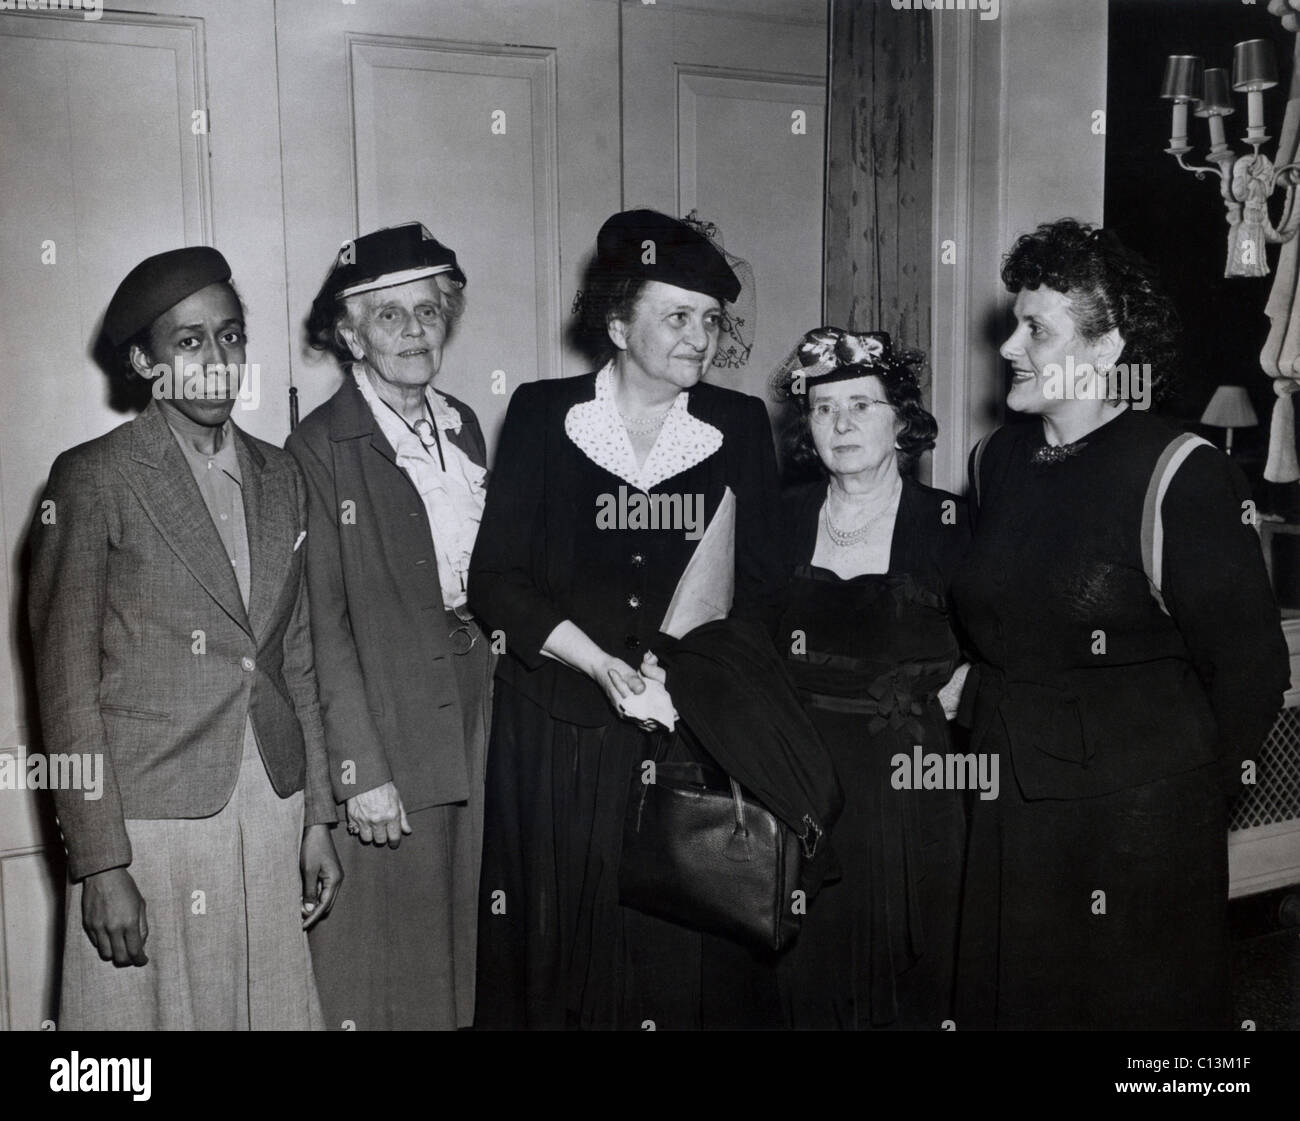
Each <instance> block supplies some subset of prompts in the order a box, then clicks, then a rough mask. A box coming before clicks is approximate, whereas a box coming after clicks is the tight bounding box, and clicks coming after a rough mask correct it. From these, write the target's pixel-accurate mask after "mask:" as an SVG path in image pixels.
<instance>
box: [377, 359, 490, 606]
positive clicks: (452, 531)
mask: <svg viewBox="0 0 1300 1121" xmlns="http://www.w3.org/2000/svg"><path fill="white" fill-rule="evenodd" d="M352 376H353V377H354V378H356V382H357V388H358V389H360V390H361V396H362V397H364V398H365V399H366V404H368V405H369V406H370V411H371V413H372V414H374V418H375V423H377V424H378V425H379V429H380V431H381V432H383V434H384V436H385V437H386V438H387V440H388V442H389V443H390V444H392V446H393V451H395V452H396V453H397V465H398V466H399V467H401V468H402V470H403V471H405V472H406V474H407V477H408V478H409V479H410V480H411V482H412V483H414V484H415V489H416V490H417V491H418V492H419V494H420V500H421V501H422V502H423V503H424V510H425V513H426V514H427V515H428V517H429V528H430V531H431V536H432V538H433V550H434V554H435V556H436V557H437V560H438V583H439V584H440V585H441V587H442V602H443V604H444V606H446V607H447V608H452V607H460V606H461V605H463V604H464V603H465V601H466V599H467V598H468V597H467V593H466V585H467V581H468V577H469V558H470V554H471V553H473V551H474V541H475V539H476V538H477V537H478V527H479V522H480V521H481V520H482V518H483V501H484V498H485V497H486V489H485V481H486V478H487V472H486V471H485V470H484V469H483V468H482V467H480V466H479V465H478V464H477V463H475V462H474V461H473V460H472V459H470V458H469V456H467V455H466V454H465V453H464V452H463V451H461V450H460V448H458V447H457V446H456V445H455V444H453V443H452V442H451V441H450V440H448V439H447V438H446V437H445V435H443V434H444V433H447V432H451V433H455V434H459V432H460V427H461V419H460V413H459V412H457V411H456V408H455V407H454V406H453V405H452V404H451V403H450V402H448V400H447V399H446V398H445V397H443V396H442V394H440V393H438V392H436V391H435V390H434V388H433V386H432V385H430V386H428V387H427V388H426V389H425V391H424V393H425V400H426V401H428V403H429V411H430V412H431V413H432V414H433V422H434V424H435V425H436V426H437V428H438V433H439V438H440V441H441V444H442V455H443V459H444V460H445V461H446V464H447V469H446V470H445V471H444V470H443V469H442V464H441V463H440V462H439V460H438V454H437V449H436V448H430V449H426V448H425V446H424V444H423V443H421V441H420V438H419V437H418V436H417V435H416V434H415V433H414V432H412V431H411V429H410V428H408V427H407V425H406V423H405V422H404V421H403V420H402V419H401V418H400V417H398V416H397V415H396V414H395V413H394V412H393V411H392V409H391V408H389V407H387V406H386V405H385V404H384V402H383V401H381V400H380V399H379V395H378V394H377V393H376V392H375V388H374V386H373V385H371V384H370V378H369V377H367V376H366V374H365V373H364V372H363V371H360V370H358V369H357V368H356V367H355V366H354V367H353V370H352Z"/></svg>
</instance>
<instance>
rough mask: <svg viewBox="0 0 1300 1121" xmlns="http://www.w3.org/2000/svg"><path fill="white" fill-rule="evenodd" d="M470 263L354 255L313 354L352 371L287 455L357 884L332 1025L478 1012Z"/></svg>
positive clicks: (374, 1024) (481, 702)
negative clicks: (465, 343)
mask: <svg viewBox="0 0 1300 1121" xmlns="http://www.w3.org/2000/svg"><path fill="white" fill-rule="evenodd" d="M464 284H465V274H464V273H463V272H462V271H461V269H460V266H459V265H458V264H457V263H456V255H455V253H453V252H452V251H451V250H450V249H448V248H447V247H446V246H444V245H442V244H441V243H440V242H438V241H437V239H435V238H434V237H433V236H432V235H431V234H430V233H429V231H428V230H426V229H425V228H424V227H423V226H421V225H420V224H419V223H410V224H407V225H403V226H396V227H392V228H390V229H384V230H378V231H376V232H374V233H370V234H366V235H365V236H364V237H359V238H357V239H356V240H355V241H353V242H349V243H347V244H345V245H344V246H343V249H342V250H341V251H340V253H339V255H338V259H337V260H336V262H335V264H334V266H333V267H332V268H331V269H330V272H329V275H328V276H327V277H326V279H325V283H324V285H323V286H322V288H321V290H320V293H319V294H318V295H317V297H316V300H315V302H314V303H313V305H312V311H311V317H310V319H309V320H308V334H309V338H310V342H311V345H312V346H314V347H315V348H317V349H318V350H323V351H327V352H329V353H331V354H333V355H334V356H335V357H336V358H337V359H338V361H339V362H340V363H341V364H342V365H343V366H344V368H345V370H346V373H345V374H344V377H343V383H342V385H340V386H339V388H338V391H337V392H336V393H335V394H334V396H333V397H331V398H330V399H329V400H328V401H327V402H325V404H323V405H321V406H320V408H318V409H316V410H315V411H314V412H312V414H311V415H310V416H308V417H307V418H306V419H305V420H304V421H303V422H302V424H300V425H299V426H298V428H297V430H296V431H295V432H294V433H293V435H292V436H290V438H289V442H288V444H287V447H288V449H289V451H291V452H292V453H293V455H294V456H295V457H296V458H297V459H298V462H299V463H300V464H301V466H302V470H303V474H304V475H305V476H306V479H307V493H308V514H309V519H308V520H309V524H310V529H311V532H310V534H309V536H308V539H307V584H308V587H309V589H310V591H311V597H312V600H311V603H312V614H311V620H312V636H313V639H314V641H315V644H316V672H317V675H318V676H319V678H320V689H321V707H322V710H323V713H324V718H325V742H326V746H327V747H328V750H329V757H330V779H331V781H332V783H333V786H334V796H335V798H336V799H337V801H338V802H339V804H340V818H341V819H346V821H347V827H348V833H349V834H350V836H349V837H348V838H346V839H345V840H344V841H343V842H342V843H341V844H340V850H341V851H340V855H341V857H342V860H343V867H344V869H345V871H346V872H347V876H348V887H349V892H348V896H347V899H346V900H345V902H344V904H343V905H342V906H340V908H339V910H338V911H337V913H336V914H335V915H334V916H333V921H332V922H331V924H330V927H329V929H328V930H326V929H325V928H324V927H322V928H321V929H319V930H318V931H316V932H315V933H314V934H313V943H312V953H313V956H314V958H315V962H316V973H317V978H318V980H319V982H320V986H321V1001H322V1003H323V1005H324V1007H325V1016H326V1020H327V1022H328V1025H329V1026H330V1027H331V1028H340V1027H345V1026H348V1027H353V1028H357V1029H362V1030H370V1029H397V1028H402V1029H415V1028H421V1029H440V1028H446V1029H454V1028H463V1027H468V1026H469V1025H470V1024H471V1023H472V1021H473V1018H474V954H475V949H476V941H477V935H476V933H475V918H476V914H477V911H476V907H477V897H478V868H479V846H480V844H481V839H482V829H483V766H484V753H485V752H486V749H487V731H488V721H489V717H490V703H491V686H492V670H493V665H494V662H495V658H494V655H493V654H492V650H491V647H490V644H489V642H488V640H487V639H486V638H485V637H484V635H483V632H482V631H481V630H480V628H479V624H478V622H477V621H476V620H475V619H474V617H473V616H472V615H471V614H470V612H469V608H468V606H467V603H466V579H467V575H468V570H469V557H470V552H471V551H472V549H473V547H474V538H475V535H476V534H477V532H478V524H479V518H480V517H481V514H482V509H483V496H484V482H485V479H486V471H485V470H484V461H485V454H484V453H485V449H484V444H483V434H482V432H481V431H480V429H479V424H478V420H477V418H476V417H475V416H474V412H473V410H472V409H470V407H469V406H468V405H466V404H465V403H464V402H463V401H459V400H457V399H456V398H454V397H452V396H451V395H449V394H446V393H443V392H441V391H439V390H436V389H435V388H434V387H433V379H434V378H435V377H436V376H437V374H438V372H439V370H441V368H442V362H443V354H444V350H445V347H446V343H447V339H448V336H449V335H450V334H451V331H452V328H453V326H454V325H455V323H456V321H457V319H458V318H459V317H460V314H461V312H462V310H463V308H464V302H465V298H464V295H463V292H462V289H463V287H464Z"/></svg>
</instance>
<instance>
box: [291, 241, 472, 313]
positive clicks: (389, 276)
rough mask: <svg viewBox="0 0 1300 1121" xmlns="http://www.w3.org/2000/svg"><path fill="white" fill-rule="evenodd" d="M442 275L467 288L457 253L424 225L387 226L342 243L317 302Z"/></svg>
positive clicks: (339, 298) (343, 297) (340, 298)
mask: <svg viewBox="0 0 1300 1121" xmlns="http://www.w3.org/2000/svg"><path fill="white" fill-rule="evenodd" d="M440 273H446V274H447V275H448V276H449V277H450V278H451V279H452V280H454V281H455V282H456V284H457V285H459V286H460V287H462V288H463V287H464V286H465V274H464V272H462V271H461V267H460V266H459V265H458V264H457V263H456V254H455V253H453V252H452V251H451V250H450V249H448V248H447V247H446V246H445V245H443V244H442V242H440V241H439V240H438V239H437V238H435V237H434V236H433V234H431V233H430V232H429V231H428V230H427V229H426V228H425V227H424V226H423V225H422V224H421V223H419V222H407V223H405V224H404V225H401V226H387V227H385V228H384V229H382V230H375V232H374V233H369V234H363V235H362V236H361V237H359V238H356V239H355V240H354V241H349V242H345V243H344V244H343V247H342V248H341V249H340V250H339V253H338V257H337V258H335V261H334V267H333V268H332V269H331V271H330V274H329V276H328V277H326V279H325V285H324V287H323V288H322V289H321V292H320V295H319V296H318V297H317V299H321V298H332V299H335V300H342V299H346V298H347V297H348V296H355V295H357V294H358V293H359V292H370V291H373V290H374V289H376V288H392V287H394V286H395V285H398V284H406V283H407V282H408V281H412V280H422V279H423V278H424V277H426V276H437V275H439V274H440Z"/></svg>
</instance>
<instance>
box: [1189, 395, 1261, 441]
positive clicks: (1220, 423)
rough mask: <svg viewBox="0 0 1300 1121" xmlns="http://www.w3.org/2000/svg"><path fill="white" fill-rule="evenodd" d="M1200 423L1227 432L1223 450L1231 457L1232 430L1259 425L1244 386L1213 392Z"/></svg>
mask: <svg viewBox="0 0 1300 1121" xmlns="http://www.w3.org/2000/svg"><path fill="white" fill-rule="evenodd" d="M1201 423H1202V424H1208V425H1210V426H1211V427H1213V428H1226V429H1227V430H1228V436H1227V440H1226V441H1225V443H1224V446H1223V450H1224V451H1225V452H1226V453H1227V454H1228V455H1231V454H1232V430H1233V429H1234V428H1253V427H1254V426H1255V425H1257V424H1258V423H1259V417H1257V416H1256V415H1255V407H1254V406H1253V405H1252V404H1251V403H1250V394H1249V393H1247V392H1246V387H1245V386H1244V385H1221V386H1219V388H1218V389H1216V390H1215V391H1214V396H1213V397H1211V398H1210V403H1209V404H1208V405H1206V406H1205V413H1204V414H1203V415H1202V417H1201Z"/></svg>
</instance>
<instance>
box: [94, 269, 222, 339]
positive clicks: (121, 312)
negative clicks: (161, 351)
mask: <svg viewBox="0 0 1300 1121" xmlns="http://www.w3.org/2000/svg"><path fill="white" fill-rule="evenodd" d="M229 279H230V266H229V265H228V264H227V263H226V259H225V257H223V256H222V255H221V254H220V253H218V252H217V251H216V250H215V249H213V248H212V247H211V246H209V245H191V246H187V247H186V248H184V249H170V250H168V251H167V252H166V253H159V254H157V255H156V256H153V257H146V258H145V259H144V260H143V261H141V262H140V263H139V264H138V265H136V266H135V268H133V269H132V270H131V271H130V272H129V273H127V274H126V279H124V280H123V281H122V283H121V284H119V285H118V286H117V291H116V292H114V293H113V298H112V299H111V300H110V301H109V302H108V311H106V312H105V313H104V334H105V335H106V336H107V337H108V341H109V342H110V343H112V344H113V345H114V346H121V345H122V344H123V343H125V342H126V341H127V340H128V339H131V338H134V337H135V336H136V335H137V334H139V333H140V332H141V331H143V330H144V329H145V328H146V327H149V326H151V325H152V324H153V322H154V320H156V319H157V318H158V317H159V316H160V315H162V314H163V313H164V312H166V311H168V310H170V309H171V308H174V307H175V306H176V305H177V304H179V303H180V302H181V301H182V300H183V299H185V298H186V297H188V296H192V295H194V293H195V292H199V291H201V290H202V289H204V288H206V287H207V286H208V285H209V284H220V283H221V282H222V281H225V280H229Z"/></svg>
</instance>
